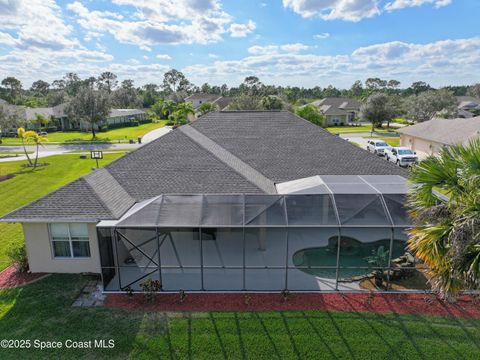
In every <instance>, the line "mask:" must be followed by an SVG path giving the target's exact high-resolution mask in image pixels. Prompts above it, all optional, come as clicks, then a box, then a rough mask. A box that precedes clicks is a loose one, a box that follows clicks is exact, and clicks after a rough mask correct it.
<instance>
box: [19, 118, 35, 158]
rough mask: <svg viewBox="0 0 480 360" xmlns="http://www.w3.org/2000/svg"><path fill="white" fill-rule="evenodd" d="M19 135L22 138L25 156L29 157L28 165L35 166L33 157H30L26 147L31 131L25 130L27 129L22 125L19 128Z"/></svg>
mask: <svg viewBox="0 0 480 360" xmlns="http://www.w3.org/2000/svg"><path fill="white" fill-rule="evenodd" d="M17 135H18V137H19V138H20V139H21V140H22V146H23V152H24V153H25V156H26V157H27V160H28V165H29V166H33V162H32V159H30V156H28V152H27V148H26V147H25V142H26V141H27V139H28V136H29V131H25V129H24V128H23V127H20V128H18V129H17Z"/></svg>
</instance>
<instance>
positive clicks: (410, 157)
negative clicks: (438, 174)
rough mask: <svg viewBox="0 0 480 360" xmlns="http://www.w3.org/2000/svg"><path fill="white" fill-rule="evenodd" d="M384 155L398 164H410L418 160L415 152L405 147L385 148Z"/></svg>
mask: <svg viewBox="0 0 480 360" xmlns="http://www.w3.org/2000/svg"><path fill="white" fill-rule="evenodd" d="M385 157H386V159H387V160H388V161H391V162H394V163H396V164H397V165H399V166H412V165H414V164H416V163H417V162H418V156H417V153H416V152H414V151H412V150H410V149H409V148H406V147H392V148H390V149H388V150H385Z"/></svg>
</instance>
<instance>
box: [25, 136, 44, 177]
mask: <svg viewBox="0 0 480 360" xmlns="http://www.w3.org/2000/svg"><path fill="white" fill-rule="evenodd" d="M25 136H26V139H27V142H32V143H34V144H35V145H36V146H37V149H36V154H35V163H34V164H33V168H34V169H35V168H36V167H37V163H38V147H39V146H40V145H42V146H43V144H44V143H46V142H48V139H47V138H46V137H45V136H40V135H38V133H36V132H35V131H27V132H26V133H25Z"/></svg>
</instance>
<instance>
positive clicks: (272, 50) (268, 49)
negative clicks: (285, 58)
mask: <svg viewBox="0 0 480 360" xmlns="http://www.w3.org/2000/svg"><path fill="white" fill-rule="evenodd" d="M308 48H309V46H308V45H305V44H301V43H295V44H283V45H266V46H259V45H255V46H251V47H249V48H248V52H249V53H250V54H253V55H265V54H278V53H282V52H283V53H298V52H300V51H303V50H307V49H308Z"/></svg>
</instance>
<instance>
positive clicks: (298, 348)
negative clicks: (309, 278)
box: [0, 274, 480, 360]
mask: <svg viewBox="0 0 480 360" xmlns="http://www.w3.org/2000/svg"><path fill="white" fill-rule="evenodd" d="M84 283H85V279H84V278H82V277H81V276H80V275H66V274H64V275H52V276H50V277H48V278H46V279H43V280H40V281H38V282H36V283H33V284H31V285H27V286H25V287H23V288H20V289H12V290H0V339H30V340H31V341H32V342H33V340H34V339H38V340H40V341H62V342H63V341H65V340H67V339H72V340H76V341H89V340H92V341H93V340H95V339H97V340H100V339H104V340H110V339H112V340H114V343H115V346H114V347H113V348H111V349H61V350H55V349H49V350H43V351H41V350H38V349H23V350H20V349H17V350H15V349H0V352H1V358H2V359H19V358H22V359H32V358H35V359H51V358H62V359H74V358H75V359H77V358H88V359H93V358H95V359H107V358H112V359H125V358H133V359H151V358H156V359H206V360H210V359H272V358H273V359H326V358H336V359H348V358H351V359H394V358H397V359H459V358H461V359H478V358H479V357H480V321H479V320H471V319H465V320H459V319H453V318H452V319H450V318H439V317H424V316H414V315H395V314H389V315H377V314H365V313H356V312H350V313H347V312H344V313H341V312H320V311H305V312H302V311H293V312H281V311H278V312H211V313H189V312H184V313H145V312H143V311H141V310H138V311H124V310H113V309H105V308H88V309H87V308H72V307H71V306H70V305H71V304H72V302H73V301H74V299H75V297H76V296H77V295H78V293H79V291H80V289H81V287H82V285H83V284H84Z"/></svg>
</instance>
